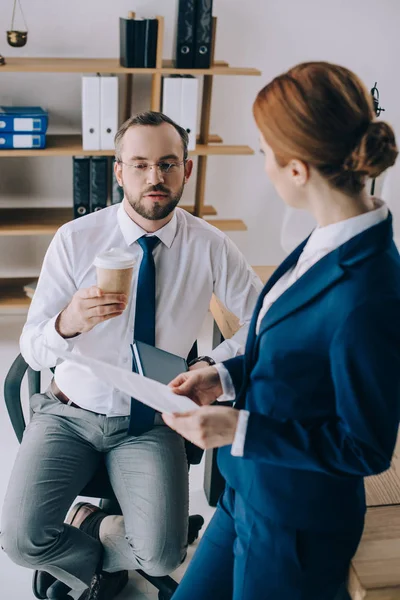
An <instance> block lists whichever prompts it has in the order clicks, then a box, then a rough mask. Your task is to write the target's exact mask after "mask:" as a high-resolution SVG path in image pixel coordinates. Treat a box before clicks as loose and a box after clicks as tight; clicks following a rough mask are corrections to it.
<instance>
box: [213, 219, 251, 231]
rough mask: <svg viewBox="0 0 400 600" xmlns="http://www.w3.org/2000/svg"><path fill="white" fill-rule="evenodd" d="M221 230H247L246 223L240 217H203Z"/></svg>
mask: <svg viewBox="0 0 400 600" xmlns="http://www.w3.org/2000/svg"><path fill="white" fill-rule="evenodd" d="M205 220H206V221H207V223H210V225H214V227H217V228H218V229H220V230H221V231H247V225H246V223H244V221H242V220H241V219H205Z"/></svg>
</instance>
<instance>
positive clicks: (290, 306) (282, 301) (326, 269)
mask: <svg viewBox="0 0 400 600" xmlns="http://www.w3.org/2000/svg"><path fill="white" fill-rule="evenodd" d="M344 273H345V270H344V268H343V267H342V266H341V265H340V264H339V262H338V252H337V251H334V252H331V253H330V254H327V255H326V256H325V257H324V258H322V259H321V260H319V261H318V262H317V263H316V264H315V265H314V266H313V267H311V269H309V270H308V271H306V272H305V273H304V275H302V276H301V277H300V278H299V279H298V280H297V281H295V282H294V283H293V284H292V285H291V286H290V287H289V288H288V289H287V290H286V291H285V292H284V293H283V294H282V295H281V296H280V297H279V298H278V299H277V300H276V301H275V302H274V304H273V305H272V306H271V308H270V309H269V310H268V312H267V314H266V315H265V317H264V319H263V320H262V322H261V326H260V333H263V332H264V331H265V330H266V329H270V328H271V327H273V326H274V325H276V324H277V323H279V321H282V319H285V318H286V317H288V316H289V315H290V314H292V313H294V312H296V311H297V310H299V309H300V308H302V307H303V306H304V305H305V304H308V303H309V302H311V301H312V300H313V299H314V298H316V297H317V296H318V295H319V294H321V293H322V292H323V291H324V290H326V289H327V288H329V287H331V286H332V285H334V284H335V283H336V282H337V281H338V280H339V279H341V278H342V277H343V276H344Z"/></svg>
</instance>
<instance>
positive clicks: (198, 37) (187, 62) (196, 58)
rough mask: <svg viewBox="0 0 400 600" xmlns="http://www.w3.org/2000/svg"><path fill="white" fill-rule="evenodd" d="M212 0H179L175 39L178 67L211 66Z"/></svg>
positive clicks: (206, 67) (205, 67) (198, 67)
mask: <svg viewBox="0 0 400 600" xmlns="http://www.w3.org/2000/svg"><path fill="white" fill-rule="evenodd" d="M212 5H213V0H179V9H178V10H179V12H178V31H177V39H176V67H177V68H178V69H209V68H210V66H211V50H212V49H211V44H212Z"/></svg>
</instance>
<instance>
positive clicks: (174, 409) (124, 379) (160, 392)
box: [50, 348, 199, 414]
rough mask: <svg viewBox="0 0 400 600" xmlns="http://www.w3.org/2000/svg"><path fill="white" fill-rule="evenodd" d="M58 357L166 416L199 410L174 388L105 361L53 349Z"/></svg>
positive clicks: (191, 401)
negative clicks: (85, 368)
mask: <svg viewBox="0 0 400 600" xmlns="http://www.w3.org/2000/svg"><path fill="white" fill-rule="evenodd" d="M50 350H52V352H54V354H56V355H57V356H59V357H60V358H64V359H65V360H70V361H71V362H75V363H78V364H79V365H85V366H87V367H88V368H89V369H90V370H91V371H92V372H93V373H94V374H95V375H96V377H98V378H99V379H101V380H102V381H105V382H106V383H109V384H110V385H112V386H113V387H115V388H117V389H118V390H121V392H125V393H126V394H129V395H130V396H132V397H133V398H136V400H140V402H143V404H147V406H150V407H151V408H154V409H155V410H158V411H159V412H164V413H169V414H172V413H183V412H189V411H192V410H196V409H198V408H199V406H198V405H197V404H196V403H195V402H193V400H190V398H187V397H186V396H178V395H177V394H174V392H173V391H172V390H171V388H170V387H168V386H167V385H164V384H163V383H159V382H158V381H154V380H153V379H149V378H148V377H144V376H143V375H138V374H137V373H133V372H131V371H128V370H127V369H121V368H120V367H115V366H113V365H109V364H108V363H105V362H103V361H101V360H97V359H95V358H90V357H88V356H82V355H81V354H79V355H78V354H74V353H73V352H69V351H68V350H63V351H60V350H55V349H54V348H50Z"/></svg>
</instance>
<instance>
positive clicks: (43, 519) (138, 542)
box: [0, 390, 189, 590]
mask: <svg viewBox="0 0 400 600" xmlns="http://www.w3.org/2000/svg"><path fill="white" fill-rule="evenodd" d="M31 408H32V410H33V411H34V414H33V418H32V420H31V421H30V423H29V424H28V426H27V428H26V430H25V433H24V437H23V440H22V444H21V446H20V449H19V452H18V455H17V459H16V462H15V465H14V469H13V472H12V475H11V479H10V483H9V487H8V490H7V494H6V498H5V502H4V507H3V513H2V523H1V534H0V542H1V546H2V548H3V549H4V550H5V552H6V553H7V554H8V555H9V557H10V558H11V559H12V560H13V561H14V562H16V563H17V564H19V565H21V566H24V567H28V568H32V569H42V570H45V571H47V572H48V573H51V574H52V575H54V576H55V577H57V579H60V580H61V581H63V582H64V583H66V584H67V585H69V586H70V587H71V588H72V589H75V590H80V589H82V588H85V587H86V586H87V585H89V584H90V581H91V579H92V577H93V575H94V573H95V571H96V568H97V566H98V564H99V561H100V559H101V557H102V555H103V561H104V562H103V568H104V570H106V571H118V570H122V569H132V570H133V569H143V570H144V571H145V572H147V573H149V574H151V575H165V574H167V573H170V572H171V571H173V570H174V569H175V568H176V567H177V566H178V565H179V564H180V563H181V562H182V560H183V559H184V557H185V554H186V546H187V530H188V506H189V499H188V468H187V460H186V453H185V447H184V442H183V439H182V438H181V437H180V436H178V435H177V434H176V433H175V432H174V431H172V430H171V429H169V428H168V427H166V426H165V425H164V424H163V422H162V420H161V417H160V416H158V415H157V417H156V421H155V426H154V427H153V429H152V430H150V431H149V432H147V433H145V434H143V435H141V436H139V437H133V436H128V435H127V429H128V421H129V417H110V418H108V417H105V416H103V415H98V414H96V413H92V412H89V411H85V410H82V409H78V408H74V407H71V406H67V405H64V404H62V403H61V402H59V400H57V398H55V396H54V395H53V394H52V393H51V391H49V390H48V391H47V392H46V393H45V394H36V395H35V396H33V397H32V398H31ZM102 459H104V461H105V464H106V467H107V471H108V474H109V477H110V481H111V484H112V487H113V489H114V492H115V495H116V497H117V500H118V502H119V504H120V506H121V509H122V513H123V517H120V516H112V517H106V519H104V521H103V523H102V530H101V534H102V535H101V539H102V542H103V544H101V543H100V542H98V541H96V540H94V539H92V538H91V537H89V536H88V535H87V534H86V533H83V532H82V531H80V530H79V529H76V528H75V527H71V526H69V525H66V524H64V519H65V516H66V514H67V512H68V509H69V508H70V506H71V504H72V503H73V501H74V499H75V498H76V496H78V495H79V494H80V492H81V491H82V490H83V488H84V487H85V485H86V484H87V483H88V482H89V481H90V480H91V478H92V476H93V474H94V473H95V471H96V470H97V467H98V465H99V463H100V460H102ZM103 524H104V525H105V527H103ZM103 550H104V552H103Z"/></svg>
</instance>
